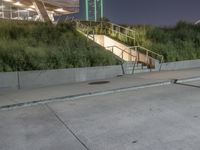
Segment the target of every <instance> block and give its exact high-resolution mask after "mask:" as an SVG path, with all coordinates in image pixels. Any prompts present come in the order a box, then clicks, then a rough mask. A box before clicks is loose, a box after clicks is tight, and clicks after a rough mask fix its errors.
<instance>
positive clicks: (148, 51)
mask: <svg viewBox="0 0 200 150" xmlns="http://www.w3.org/2000/svg"><path fill="white" fill-rule="evenodd" d="M129 48H130V49H134V50H135V49H136V51H138V48H141V49H143V50H145V51H146V55H147V56H148V57H149V53H152V54H154V55H157V56H158V57H160V67H159V71H161V68H162V64H163V62H164V56H163V55H160V54H158V53H156V52H154V51H151V50H149V49H147V48H145V47H142V46H131V47H129ZM150 57H151V56H150ZM154 59H155V58H154Z"/></svg>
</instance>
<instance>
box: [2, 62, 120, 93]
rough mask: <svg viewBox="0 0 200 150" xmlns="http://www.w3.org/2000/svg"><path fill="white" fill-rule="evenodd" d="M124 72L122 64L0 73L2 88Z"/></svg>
mask: <svg viewBox="0 0 200 150" xmlns="http://www.w3.org/2000/svg"><path fill="white" fill-rule="evenodd" d="M121 74H122V69H121V66H120V65H119V66H104V67H90V68H72V69H58V70H46V71H45V70H43V71H23V72H19V73H18V74H17V73H16V72H8V73H0V90H1V89H13V88H15V89H16V88H18V87H20V88H32V87H45V86H50V85H60V84H67V83H75V82H83V81H90V80H97V79H105V78H111V77H114V76H117V75H121Z"/></svg>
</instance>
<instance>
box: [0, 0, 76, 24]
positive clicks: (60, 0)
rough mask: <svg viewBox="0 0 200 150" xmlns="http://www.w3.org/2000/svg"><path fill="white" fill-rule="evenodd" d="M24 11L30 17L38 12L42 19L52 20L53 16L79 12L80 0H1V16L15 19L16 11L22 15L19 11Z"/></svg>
mask: <svg viewBox="0 0 200 150" xmlns="http://www.w3.org/2000/svg"><path fill="white" fill-rule="evenodd" d="M23 12H24V13H25V12H28V13H29V17H30V16H33V14H34V13H36V15H38V16H39V18H40V20H42V21H49V20H51V21H52V19H53V16H59V15H65V14H72V13H77V12H79V0H0V16H1V18H7V19H9V18H10V19H13V18H16V13H18V14H17V15H18V16H20V17H21V14H19V13H23ZM18 18H19V17H18ZM48 18H49V19H48Z"/></svg>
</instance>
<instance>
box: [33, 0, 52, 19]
mask: <svg viewBox="0 0 200 150" xmlns="http://www.w3.org/2000/svg"><path fill="white" fill-rule="evenodd" d="M32 3H33V5H34V7H35V10H36V11H37V13H38V15H39V16H40V19H41V20H42V21H44V22H51V19H50V18H49V15H48V13H47V10H46V8H45V6H44V3H43V2H42V1H40V0H32Z"/></svg>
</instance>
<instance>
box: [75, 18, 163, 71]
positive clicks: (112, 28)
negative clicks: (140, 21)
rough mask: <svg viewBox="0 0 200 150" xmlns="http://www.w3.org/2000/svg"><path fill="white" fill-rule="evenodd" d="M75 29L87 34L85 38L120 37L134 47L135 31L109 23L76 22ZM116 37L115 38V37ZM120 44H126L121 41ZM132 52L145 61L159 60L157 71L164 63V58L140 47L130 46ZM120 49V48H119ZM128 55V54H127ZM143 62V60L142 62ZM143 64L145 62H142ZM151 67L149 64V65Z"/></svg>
mask: <svg viewBox="0 0 200 150" xmlns="http://www.w3.org/2000/svg"><path fill="white" fill-rule="evenodd" d="M76 24H77V29H78V30H79V31H81V32H83V33H85V34H87V36H88V37H89V35H90V34H91V35H93V36H94V34H104V35H109V36H112V35H113V37H117V38H118V40H121V39H120V38H119V36H117V35H120V36H122V37H123V38H124V39H125V40H128V39H129V40H131V41H133V45H136V34H137V31H136V30H135V29H129V28H126V27H123V26H120V25H117V24H114V23H111V22H94V21H90V22H86V24H85V23H84V22H83V23H82V22H81V21H78V22H77V23H76ZM115 35H116V36H115ZM122 42H126V41H123V40H122ZM111 47H115V48H119V47H117V46H111ZM129 48H130V49H132V50H135V51H136V53H137V54H139V53H142V54H143V55H145V56H146V60H150V59H148V57H149V58H152V59H154V60H159V63H160V67H159V71H160V70H161V67H162V63H163V62H164V57H163V55H160V54H158V53H156V52H154V51H152V50H149V49H147V48H145V47H142V46H130V47H129ZM119 49H120V48H119ZM127 53H128V52H127ZM137 60H138V61H139V57H138V56H137ZM143 61H144V60H143ZM143 63H145V62H143ZM146 63H147V64H148V63H150V62H148V61H146ZM150 65H151V64H150Z"/></svg>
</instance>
